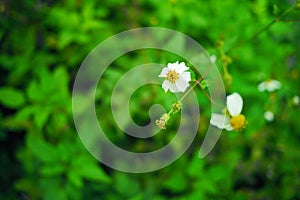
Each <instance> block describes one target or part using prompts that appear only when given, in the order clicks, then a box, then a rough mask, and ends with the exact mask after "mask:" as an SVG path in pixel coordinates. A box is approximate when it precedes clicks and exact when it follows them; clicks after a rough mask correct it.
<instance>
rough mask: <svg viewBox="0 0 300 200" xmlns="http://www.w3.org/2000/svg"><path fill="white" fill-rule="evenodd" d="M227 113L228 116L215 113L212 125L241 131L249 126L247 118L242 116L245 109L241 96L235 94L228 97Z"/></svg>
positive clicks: (212, 117)
mask: <svg viewBox="0 0 300 200" xmlns="http://www.w3.org/2000/svg"><path fill="white" fill-rule="evenodd" d="M226 104H227V111H228V114H217V113H213V114H212V116H211V120H210V123H211V124H212V125H214V126H217V127H218V128H220V129H226V130H228V131H230V130H236V131H238V130H241V129H243V128H245V126H246V124H247V120H246V117H245V116H244V115H243V114H241V112H242V109H243V99H242V97H241V95H240V94H238V93H236V92H235V93H233V94H231V95H228V96H227V102H226Z"/></svg>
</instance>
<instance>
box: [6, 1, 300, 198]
mask: <svg viewBox="0 0 300 200" xmlns="http://www.w3.org/2000/svg"><path fill="white" fill-rule="evenodd" d="M292 3H294V2H293V1H283V0H282V1H275V0H269V1H267V0H253V1H237V0H230V1H222V0H213V1H197V0H186V1H179V0H169V1H159V0H129V1H126V0H109V1H96V0H85V1H83V0H63V1H53V0H45V1H39V0H26V1H8V0H3V1H1V2H0V24H1V28H0V43H1V48H0V51H1V54H0V71H1V79H0V83H1V87H0V104H1V105H0V108H1V114H0V124H1V128H0V144H1V146H0V149H1V152H0V171H1V187H0V195H1V199H47V200H48V199H49V200H50V199H51V200H52V199H61V200H64V199H131V200H142V199H153V200H161V199H299V197H300V190H299V188H300V154H299V144H300V135H299V134H300V124H299V121H298V117H299V105H297V104H295V103H293V101H292V98H293V97H294V96H295V95H300V91H299V85H300V84H299V83H300V79H299V69H300V64H299V60H300V55H299V52H300V37H299V35H300V28H299V27H300V26H299V22H291V21H292V20H293V19H298V20H299V10H295V11H293V12H291V13H290V14H289V15H288V16H286V17H285V18H284V19H283V20H282V22H277V23H275V24H274V25H273V26H272V27H271V28H270V29H268V30H266V31H265V32H264V33H262V34H261V35H259V36H258V37H257V38H254V39H253V40H251V41H249V42H247V43H245V44H243V45H242V46H240V47H238V48H232V47H234V46H235V45H236V44H238V43H239V41H242V40H245V39H248V38H250V37H251V36H252V35H253V34H254V33H255V32H256V31H257V30H258V29H260V28H261V27H263V26H265V25H266V24H267V23H269V22H270V21H271V20H272V19H273V18H274V15H275V16H278V13H279V14H280V13H282V12H283V11H284V10H286V9H287V8H288V7H290V6H291V5H292ZM285 21H286V22H285ZM143 26H159V27H166V28H170V29H174V30H177V31H181V32H183V33H185V34H187V35H189V36H191V37H192V38H194V39H195V40H197V41H198V42H199V43H200V44H201V45H203V47H204V48H206V49H207V50H208V51H209V52H210V53H211V54H216V55H217V57H218V59H217V65H218V66H219V67H220V71H222V70H223V69H222V64H221V60H220V54H219V52H218V51H217V48H216V43H217V41H223V42H224V51H225V52H227V51H228V50H229V49H230V51H228V55H229V56H230V57H231V58H232V60H233V62H232V63H231V64H230V65H229V66H228V70H229V72H230V74H231V76H232V84H231V86H230V87H229V88H227V89H228V91H227V92H228V93H231V92H239V93H241V94H242V96H243V97H244V114H245V115H246V116H247V120H248V125H247V127H246V129H245V130H243V131H242V132H224V133H223V134H222V136H221V138H220V141H219V142H218V143H217V145H216V146H215V148H214V150H213V151H212V152H211V153H210V154H209V156H208V157H206V158H205V159H199V158H198V150H199V147H200V144H201V143H202V141H203V138H204V134H205V132H206V128H207V127H208V124H209V119H210V109H209V107H210V102H209V100H208V99H207V98H206V97H205V95H203V94H202V93H201V91H200V90H198V96H199V103H200V109H201V111H202V115H201V121H200V127H199V131H198V135H197V138H196V139H195V142H194V143H193V145H192V146H191V147H190V148H189V150H188V151H187V152H186V153H185V154H184V155H183V156H182V157H181V158H180V159H178V160H177V161H176V162H174V163H173V164H171V165H170V166H168V167H166V168H164V169H162V170H160V171H156V172H152V173H146V174H126V173H122V172H118V171H115V170H112V169H110V168H108V167H106V166H102V165H101V164H100V163H99V162H98V161H97V160H95V159H94V158H93V157H92V156H91V155H90V154H89V153H88V152H87V151H86V150H85V148H84V146H83V145H82V143H81V142H80V140H79V138H78V136H77V133H76V130H75V127H74V125H73V119H72V109H71V90H72V85H73V81H74V79H75V76H76V72H77V70H78V68H79V66H80V64H81V62H82V61H83V59H84V58H85V56H86V55H87V54H88V53H89V51H91V50H92V49H93V48H94V47H95V46H96V45H97V44H99V42H101V41H103V40H104V39H106V38H108V37H109V36H112V35H114V34H116V33H119V32H120V31H125V30H127V29H130V28H136V27H143ZM168 58H170V55H165V54H163V53H161V52H160V53H159V54H158V53H157V52H156V51H141V52H138V53H136V54H132V55H131V54H130V55H126V56H123V57H121V58H119V59H117V60H116V61H115V62H114V63H113V64H112V67H111V68H110V69H109V70H107V71H106V72H105V75H104V78H103V80H101V82H100V84H99V85H101V88H99V91H97V95H96V103H97V108H96V110H97V112H98V114H99V116H103V115H105V118H104V119H103V121H101V123H102V124H103V125H104V127H105V130H106V133H107V134H108V137H109V138H110V139H111V140H112V141H114V142H115V143H116V144H118V145H121V146H122V147H123V148H126V149H129V150H132V151H136V152H145V151H149V150H154V149H158V148H160V147H161V146H163V145H164V144H166V143H167V142H168V141H169V140H170V139H172V137H173V136H174V133H175V131H176V126H177V125H176V122H177V121H176V120H177V119H172V121H173V122H171V124H170V128H168V130H167V131H166V132H164V133H161V134H159V135H157V136H155V138H154V139H153V140H145V141H142V140H134V141H132V140H130V138H127V137H126V136H125V135H124V134H123V133H122V131H121V130H119V129H118V128H117V127H116V125H115V123H114V120H113V118H112V114H111V112H110V110H109V109H110V107H109V106H108V105H109V104H110V98H109V97H110V94H111V92H112V90H113V87H114V84H113V83H115V82H116V81H117V80H118V78H120V77H121V76H122V74H123V73H125V72H126V71H128V70H129V69H130V68H131V67H133V66H135V65H138V64H141V63H145V62H159V63H165V64H166V63H167V62H173V61H174V60H169V59H168ZM269 78H273V79H277V80H279V81H280V82H281V83H282V88H281V89H280V90H278V91H276V92H273V93H267V92H264V93H261V92H259V91H258V90H257V85H258V84H259V83H260V82H261V81H264V80H266V79H269ZM153 97H154V98H153ZM173 102H174V97H173V96H172V95H170V94H167V95H166V94H164V92H163V91H162V89H161V88H160V87H158V86H153V87H151V88H149V87H147V89H144V90H143V89H141V91H140V92H139V91H137V92H136V93H135V95H134V98H132V100H131V104H132V105H134V106H131V107H132V108H131V114H132V116H134V119H136V123H138V124H144V123H147V120H149V119H148V109H149V107H148V105H151V104H152V103H161V104H162V105H164V106H165V107H166V108H168V107H170V105H171V104H172V103H173ZM84 106H85V105H82V108H81V109H84ZM267 110H270V111H272V112H274V114H275V119H274V121H273V122H267V121H266V120H265V119H264V117H263V115H264V112H265V111H267Z"/></svg>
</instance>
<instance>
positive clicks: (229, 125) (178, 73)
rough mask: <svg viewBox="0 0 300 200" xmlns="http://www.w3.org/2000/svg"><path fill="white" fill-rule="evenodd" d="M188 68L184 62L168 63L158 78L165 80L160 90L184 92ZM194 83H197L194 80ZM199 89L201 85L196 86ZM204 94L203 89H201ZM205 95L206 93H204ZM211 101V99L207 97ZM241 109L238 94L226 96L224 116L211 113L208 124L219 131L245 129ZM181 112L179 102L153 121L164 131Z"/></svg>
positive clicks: (188, 80)
mask: <svg viewBox="0 0 300 200" xmlns="http://www.w3.org/2000/svg"><path fill="white" fill-rule="evenodd" d="M215 61H216V57H215V56H213V57H212V58H211V62H213V63H214V62H215ZM188 70H189V68H188V67H187V66H186V65H185V63H184V62H181V63H179V62H178V61H177V62H175V63H168V64H167V66H166V67H164V68H163V69H162V71H161V73H160V75H159V77H163V78H165V80H164V82H163V84H162V88H163V89H164V91H165V92H168V91H169V90H170V91H171V92H173V93H178V92H185V91H186V89H187V88H188V87H189V82H190V81H191V74H190V73H191V72H189V71H188ZM195 82H196V83H199V82H198V81H197V80H195ZM198 85H199V86H200V87H201V84H200V83H199V84H198ZM202 91H203V92H204V89H203V88H202ZM205 94H206V93H205ZM209 99H210V100H211V101H212V99H211V98H210V97H209ZM242 108H243V99H242V97H241V95H240V94H238V93H233V94H231V95H229V96H227V107H226V112H225V113H224V114H218V113H213V114H212V117H211V120H210V123H211V124H212V125H214V126H217V127H218V128H220V129H226V130H236V131H238V130H241V129H243V128H245V126H246V124H247V120H246V117H245V116H244V115H243V114H241V112H242ZM180 110H181V102H180V101H178V102H176V103H174V104H173V105H172V108H171V110H170V111H169V112H168V113H165V114H163V115H162V116H161V117H160V118H159V119H157V120H156V121H155V123H156V125H157V126H158V127H159V128H160V129H166V125H167V123H168V121H169V119H170V116H171V115H172V114H175V113H177V112H179V111H180Z"/></svg>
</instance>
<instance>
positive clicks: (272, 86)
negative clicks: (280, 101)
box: [266, 80, 281, 92]
mask: <svg viewBox="0 0 300 200" xmlns="http://www.w3.org/2000/svg"><path fill="white" fill-rule="evenodd" d="M266 85H267V90H268V92H273V91H275V90H278V89H280V88H281V83H280V82H279V81H276V80H271V81H269V82H268V83H267V84H266Z"/></svg>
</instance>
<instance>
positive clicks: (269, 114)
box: [264, 111, 274, 122]
mask: <svg viewBox="0 0 300 200" xmlns="http://www.w3.org/2000/svg"><path fill="white" fill-rule="evenodd" d="M264 118H265V120H267V121H268V122H272V121H273V120H274V113H273V112H271V111H266V112H265V113H264Z"/></svg>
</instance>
